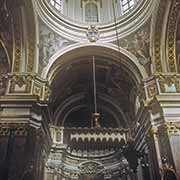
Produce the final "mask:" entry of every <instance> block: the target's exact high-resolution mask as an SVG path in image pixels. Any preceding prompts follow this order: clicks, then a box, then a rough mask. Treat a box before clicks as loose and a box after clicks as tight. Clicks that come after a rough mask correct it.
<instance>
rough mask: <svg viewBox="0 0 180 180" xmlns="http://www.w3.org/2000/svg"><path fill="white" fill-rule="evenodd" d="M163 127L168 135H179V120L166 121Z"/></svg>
mask: <svg viewBox="0 0 180 180" xmlns="http://www.w3.org/2000/svg"><path fill="white" fill-rule="evenodd" d="M165 128H166V130H167V133H168V135H170V136H173V135H180V122H166V123H165Z"/></svg>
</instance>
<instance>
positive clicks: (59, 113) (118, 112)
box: [54, 93, 129, 127]
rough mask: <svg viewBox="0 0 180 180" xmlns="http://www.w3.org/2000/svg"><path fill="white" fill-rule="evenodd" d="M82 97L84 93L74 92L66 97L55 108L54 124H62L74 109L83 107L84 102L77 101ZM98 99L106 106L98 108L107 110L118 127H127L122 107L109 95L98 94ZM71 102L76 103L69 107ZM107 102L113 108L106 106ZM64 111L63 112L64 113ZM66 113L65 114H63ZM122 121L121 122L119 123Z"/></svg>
mask: <svg viewBox="0 0 180 180" xmlns="http://www.w3.org/2000/svg"><path fill="white" fill-rule="evenodd" d="M83 98H84V94H83V93H80V94H76V95H74V96H71V97H69V98H67V99H66V100H65V101H64V102H62V103H61V104H60V105H59V107H58V108H57V110H56V112H55V114H54V117H55V122H54V124H55V125H56V126H57V125H58V126H64V123H65V120H66V118H67V116H68V115H69V114H70V113H71V112H72V111H73V110H75V109H77V108H80V107H85V105H84V104H78V101H81V100H82V99H83ZM99 99H101V100H102V101H104V102H105V103H106V106H103V105H101V106H100V108H102V109H105V110H106V111H108V112H109V113H110V114H111V115H112V116H113V117H114V120H116V123H117V125H118V127H121V126H122V125H123V126H127V127H128V125H129V124H128V121H127V118H126V116H125V114H124V112H123V111H122V109H121V108H120V107H119V106H118V104H116V102H114V101H113V99H111V98H110V97H108V96H107V95H105V94H101V95H100V96H99ZM73 103H75V104H76V106H72V107H70V106H71V105H72V104H73ZM108 104H110V105H111V106H112V108H113V109H110V108H108ZM64 112H65V113H64ZM64 114H66V115H64ZM120 117H121V118H122V119H121V120H122V122H120V121H119V119H120ZM59 120H61V123H60V124H59V123H58V121H59ZM121 123H122V124H121Z"/></svg>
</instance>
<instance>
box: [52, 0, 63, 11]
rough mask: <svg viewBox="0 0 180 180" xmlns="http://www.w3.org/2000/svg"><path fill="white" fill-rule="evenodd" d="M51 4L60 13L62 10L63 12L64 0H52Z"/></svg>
mask: <svg viewBox="0 0 180 180" xmlns="http://www.w3.org/2000/svg"><path fill="white" fill-rule="evenodd" d="M50 3H51V5H52V6H53V7H55V8H56V9H57V10H58V11H60V12H62V10H63V0H50Z"/></svg>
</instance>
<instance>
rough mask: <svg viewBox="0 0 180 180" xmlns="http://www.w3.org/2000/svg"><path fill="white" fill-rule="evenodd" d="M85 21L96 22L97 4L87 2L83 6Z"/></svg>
mask: <svg viewBox="0 0 180 180" xmlns="http://www.w3.org/2000/svg"><path fill="white" fill-rule="evenodd" d="M85 21H86V22H98V21H99V18H98V7H97V4H95V3H92V2H89V3H87V4H86V5H85Z"/></svg>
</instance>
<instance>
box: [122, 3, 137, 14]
mask: <svg viewBox="0 0 180 180" xmlns="http://www.w3.org/2000/svg"><path fill="white" fill-rule="evenodd" d="M121 3H122V10H123V13H127V12H128V11H129V10H131V9H132V8H133V7H134V5H135V0H121Z"/></svg>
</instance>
